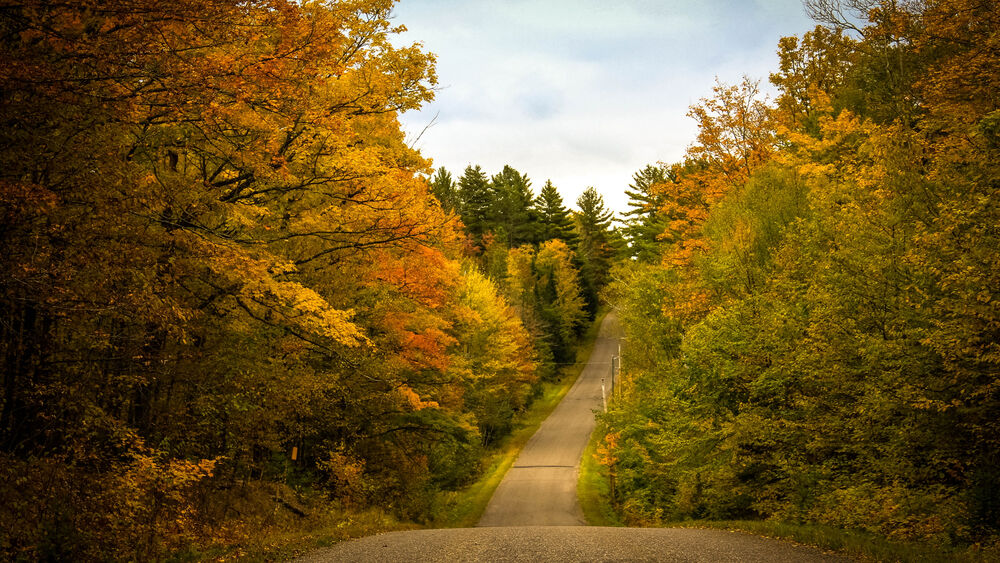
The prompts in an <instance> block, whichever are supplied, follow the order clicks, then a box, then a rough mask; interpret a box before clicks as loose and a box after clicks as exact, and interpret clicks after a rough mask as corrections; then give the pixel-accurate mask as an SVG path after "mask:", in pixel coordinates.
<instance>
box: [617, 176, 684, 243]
mask: <svg viewBox="0 0 1000 563" xmlns="http://www.w3.org/2000/svg"><path fill="white" fill-rule="evenodd" d="M672 181H673V176H672V174H671V172H670V170H669V169H667V168H664V167H662V166H653V165H652V164H649V165H647V166H646V167H645V168H643V169H642V170H640V171H638V172H636V173H635V174H633V175H632V183H631V184H629V188H631V189H627V190H625V195H627V196H628V198H629V201H628V205H629V207H630V208H631V209H629V210H628V211H626V212H625V213H623V216H624V217H625V219H624V223H625V228H624V236H625V240H626V241H627V242H628V250H629V256H631V257H633V258H637V259H639V260H642V261H644V262H654V261H656V260H657V259H658V258H659V256H660V252H659V242H658V241H657V236H659V235H660V234H662V233H663V231H664V230H665V229H666V220H665V219H664V217H663V215H661V213H660V206H661V205H662V200H663V198H662V196H660V195H658V194H655V193H653V191H652V187H653V186H655V185H657V184H663V183H666V182H672Z"/></svg>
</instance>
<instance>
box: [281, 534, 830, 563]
mask: <svg viewBox="0 0 1000 563" xmlns="http://www.w3.org/2000/svg"><path fill="white" fill-rule="evenodd" d="M299 561H301V562H303V563H321V562H322V563H328V562H332V561H338V562H340V561H358V562H374V561H430V562H437V561H440V562H445V561H447V562H452V561H526V562H532V563H548V562H556V561H663V562H667V563H694V562H709V561H739V562H748V563H749V562H755V563H756V562H759V563H780V562H785V561H788V562H795V563H800V562H801V563H827V562H829V563H833V562H843V561H850V559H846V558H843V557H837V556H834V555H827V554H824V553H823V552H821V551H820V550H818V549H815V548H811V547H803V546H798V545H794V544H791V543H786V542H781V541H777V540H769V539H765V538H759V537H756V536H752V535H749V534H742V533H737V532H727V531H723V530H695V529H688V528H599V527H591V526H524V527H510V528H457V529H452V530H416V531H412V532H390V533H388V534H381V535H378V536H369V537H367V538H361V539H358V540H352V541H348V542H344V543H341V544H338V545H336V546H334V547H332V548H328V549H325V550H322V551H317V552H313V553H312V554H310V555H309V556H307V557H305V558H303V559H300V560H299Z"/></svg>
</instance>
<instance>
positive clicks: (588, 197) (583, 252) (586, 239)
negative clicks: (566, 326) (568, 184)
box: [575, 187, 615, 316]
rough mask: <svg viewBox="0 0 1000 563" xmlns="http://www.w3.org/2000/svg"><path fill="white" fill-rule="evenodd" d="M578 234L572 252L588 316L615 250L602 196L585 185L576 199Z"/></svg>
mask: <svg viewBox="0 0 1000 563" xmlns="http://www.w3.org/2000/svg"><path fill="white" fill-rule="evenodd" d="M576 205H577V207H579V208H580V212H579V213H578V214H576V217H575V219H576V233H577V237H578V241H579V242H577V246H576V252H577V259H578V260H579V261H580V277H581V278H582V285H583V296H584V299H585V300H586V303H587V310H588V312H589V313H590V315H591V316H593V315H594V314H595V313H596V312H597V306H598V295H599V292H600V290H601V289H602V288H603V287H604V285H605V284H606V283H607V281H608V274H609V271H610V269H611V260H612V258H613V257H614V255H615V249H614V248H613V247H612V246H611V243H612V236H613V235H612V232H611V221H612V218H613V214H612V213H611V212H610V211H608V210H607V209H606V208H605V207H604V198H603V197H601V195H600V194H598V193H597V190H595V189H594V188H593V187H589V188H587V189H586V190H584V192H583V193H582V194H581V195H580V197H579V198H577V200H576Z"/></svg>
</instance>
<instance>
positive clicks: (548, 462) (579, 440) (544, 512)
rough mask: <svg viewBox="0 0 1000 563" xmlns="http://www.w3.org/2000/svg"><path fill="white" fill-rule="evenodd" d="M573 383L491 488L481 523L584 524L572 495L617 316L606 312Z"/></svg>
mask: <svg viewBox="0 0 1000 563" xmlns="http://www.w3.org/2000/svg"><path fill="white" fill-rule="evenodd" d="M597 334H598V336H597V340H596V342H595V343H594V350H593V352H591V354H590V358H589V359H588V360H587V365H586V366H585V367H584V368H583V371H582V372H581V373H580V377H578V378H577V380H576V383H574V384H573V387H572V388H571V389H570V390H569V392H568V393H567V394H566V396H565V397H563V400H562V401H560V403H559V405H558V406H557V407H556V408H555V410H554V411H552V414H550V415H549V417H548V418H546V419H545V421H544V422H543V423H542V425H541V427H539V429H538V431H537V432H535V435H534V436H532V437H531V439H530V440H528V443H527V444H525V446H524V449H523V450H521V453H520V455H518V457H517V460H516V461H515V462H514V465H513V467H511V468H510V470H508V471H507V475H506V476H504V478H503V481H501V482H500V485H499V486H498V487H497V490H496V492H494V493H493V498H491V499H490V503H489V505H487V506H486V511H485V512H484V513H483V516H482V517H481V518H480V519H479V524H478V525H479V526H585V525H586V524H587V523H586V521H584V519H583V512H582V511H581V510H580V503H579V502H578V501H577V497H576V482H577V477H578V473H579V470H580V459H581V457H582V456H583V450H584V448H585V447H586V446H587V441H588V440H589V439H590V433H591V432H593V430H594V424H595V423H594V410H596V409H599V408H601V378H602V377H603V378H605V379H606V381H605V384H606V385H607V388H606V390H607V391H608V392H610V390H611V389H610V384H611V378H610V374H611V357H612V356H613V355H615V354H617V353H618V336H619V329H618V319H617V317H615V314H614V312H611V313H608V315H607V316H606V317H605V318H604V321H603V322H602V323H601V327H600V330H599V332H598V333H597Z"/></svg>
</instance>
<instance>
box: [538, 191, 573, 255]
mask: <svg viewBox="0 0 1000 563" xmlns="http://www.w3.org/2000/svg"><path fill="white" fill-rule="evenodd" d="M534 208H535V213H536V215H537V217H538V241H539V242H545V241H547V240H551V239H560V240H562V241H563V242H565V243H566V244H568V245H570V246H573V245H575V244H576V233H574V232H573V219H571V217H570V212H569V210H568V209H566V207H565V206H564V205H563V199H562V196H560V195H559V191H558V190H556V187H555V186H553V185H552V181H551V180H546V181H545V187H544V188H542V191H541V192H540V193H539V194H538V198H537V199H535V202H534Z"/></svg>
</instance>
